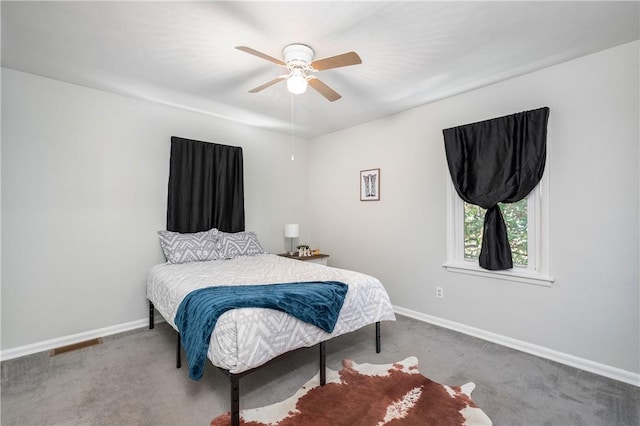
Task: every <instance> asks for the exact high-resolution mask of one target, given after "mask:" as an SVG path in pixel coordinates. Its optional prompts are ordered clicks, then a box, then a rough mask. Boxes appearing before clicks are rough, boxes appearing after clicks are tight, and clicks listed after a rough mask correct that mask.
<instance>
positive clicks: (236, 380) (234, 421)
mask: <svg viewBox="0 0 640 426" xmlns="http://www.w3.org/2000/svg"><path fill="white" fill-rule="evenodd" d="M154 309H155V308H154V306H153V302H152V301H151V300H149V329H150V330H152V329H153V328H154V314H155V311H154ZM177 336H178V338H177V345H176V368H180V367H182V360H181V357H180V349H181V343H180V333H177ZM325 343H326V341H322V342H320V343H318V347H319V349H320V386H324V385H325V384H326V382H327V370H326V368H327V350H326V346H325ZM380 351H381V344H380V321H377V322H376V353H380ZM289 353H290V352H286V353H284V354H282V355H279V356H277V357H275V358H273V359H272V360H270V361H269V362H267V363H265V364H262V365H260V366H258V367H255V368H252V369H251V370H247V371H243V372H241V373H230V372H229V370H226V369H224V368H221V367H217V366H216V368H217V369H218V370H220V371H222V372H223V373H224V374H225V375H226V376H227V378H228V379H229V384H230V391H231V392H230V397H231V407H230V413H231V426H239V425H240V378H241V377H244V376H246V375H247V374H249V373H252V372H254V371H256V370H258V369H259V368H262V367H264V366H266V365H269V364H271V363H272V362H273V361H275V360H277V359H279V358H281V357H283V356H285V355H288V354H289Z"/></svg>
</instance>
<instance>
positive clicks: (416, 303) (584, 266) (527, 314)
mask: <svg viewBox="0 0 640 426" xmlns="http://www.w3.org/2000/svg"><path fill="white" fill-rule="evenodd" d="M639 47H640V46H639V43H638V42H633V43H630V44H626V45H622V46H619V47H616V48H613V49H610V50H606V51H602V52H599V53H597V54H594V55H590V56H587V57H583V58H580V59H577V60H574V61H571V62H567V63H565V64H561V65H558V66H554V67H551V68H548V69H545V70H542V71H539V72H536V73H532V74H529V75H525V76H521V77H519V78H515V79H512V80H509V81H505V82H502V83H500V84H495V85H492V86H488V87H485V88H482V89H479V90H475V91H472V92H468V93H465V94H462V95H458V96H455V97H452V98H449V99H445V100H441V101H438V102H435V103H432V104H429V105H424V106H422V107H418V108H415V109H412V110H409V111H406V112H403V113H400V114H397V115H393V116H389V117H385V118H383V119H380V120H376V121H373V122H370V123H366V124H364V125H361V126H357V127H354V128H350V129H346V130H343V131H340V132H336V133H333V134H330V135H327V136H324V137H320V138H317V139H315V140H313V141H312V142H311V146H310V151H309V159H310V163H309V171H310V173H309V175H310V193H312V194H313V197H311V198H310V212H311V215H312V218H313V221H312V222H311V223H312V224H313V229H312V242H313V244H314V245H319V246H320V247H322V248H323V250H324V251H326V252H328V253H330V254H331V263H332V264H333V265H335V266H340V267H345V268H351V269H355V270H359V271H362V272H366V273H370V274H372V275H374V276H377V277H378V278H380V279H381V281H382V282H383V284H384V285H385V286H386V288H387V290H388V291H389V293H390V296H391V300H392V303H393V304H394V305H396V306H398V307H401V308H404V309H407V310H410V311H412V312H414V313H417V314H423V315H425V316H427V315H428V316H433V317H437V318H439V319H443V320H446V321H451V322H454V323H456V324H462V325H466V326H469V327H473V328H477V329H480V330H483V331H485V332H487V333H489V334H490V333H495V334H497V335H499V336H503V337H505V338H508V339H516V340H518V341H522V342H527V343H528V344H532V345H538V346H540V347H544V348H548V349H550V350H552V351H558V352H560V353H563V354H568V355H570V356H575V357H579V358H580V359H584V360H590V361H593V362H595V363H599V364H603V365H606V366H611V367H614V368H616V369H621V370H624V371H627V372H631V373H633V374H636V377H637V373H639V372H640V340H639V339H640V337H639V336H640V326H639V323H640V318H639V314H638V312H639V303H640V299H639V291H638V286H639V275H638V274H639V267H640V264H639V257H640V253H639V248H638V245H639V226H638V225H639V224H638V217H639V204H640V199H639V194H640V187H639V182H638V179H639V174H638V169H639V165H640V164H639V158H640V153H639V149H638V147H639V139H640V132H639V129H638V127H639V124H638V121H639V118H638V117H639V113H640V111H639V106H638V103H639V102H638V94H639V87H638V81H639V72H638V69H639V64H638V62H639V61H638V52H639V50H640V49H639ZM542 106H549V107H550V109H551V112H550V118H549V128H548V149H549V153H550V155H549V157H550V160H549V163H548V168H547V173H550V175H549V176H550V222H551V231H550V232H551V235H550V258H551V259H550V261H551V274H552V275H553V276H555V278H556V280H555V283H554V284H553V285H552V287H550V288H547V287H541V286H534V285H529V284H522V283H514V282H510V281H503V280H494V279H490V278H483V277H475V276H470V275H463V274H457V273H452V272H447V271H446V270H445V269H444V268H443V267H442V265H443V264H444V263H445V261H446V223H447V218H446V191H447V185H448V179H450V178H449V176H448V171H447V166H446V160H445V153H444V142H443V137H442V129H445V128H448V127H453V126H457V125H461V124H466V123H471V122H475V121H480V120H485V119H489V118H493V117H498V116H503V115H507V114H512V113H515V112H520V111H524V110H529V109H534V108H538V107H542ZM378 167H379V168H380V169H381V190H380V194H381V201H379V202H360V201H359V171H360V170H363V169H368V168H378ZM436 286H442V287H443V288H444V294H445V298H444V299H436V297H435V287H436Z"/></svg>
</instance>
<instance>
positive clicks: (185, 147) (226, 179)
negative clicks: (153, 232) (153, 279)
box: [167, 136, 244, 233]
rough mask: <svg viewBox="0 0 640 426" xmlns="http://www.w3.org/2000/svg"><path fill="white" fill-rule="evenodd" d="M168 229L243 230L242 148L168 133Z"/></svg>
mask: <svg viewBox="0 0 640 426" xmlns="http://www.w3.org/2000/svg"><path fill="white" fill-rule="evenodd" d="M167 198H168V202H167V230H168V231H175V232H183V233H184V232H200V231H206V230H209V229H211V228H218V229H219V230H221V231H224V232H238V231H244V183H243V168H242V148H240V147H235V146H227V145H219V144H215V143H209V142H201V141H194V140H190V139H183V138H179V137H176V136H172V137H171V161H170V169H169V192H168V197H167Z"/></svg>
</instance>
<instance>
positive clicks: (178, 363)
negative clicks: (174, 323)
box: [176, 333, 182, 368]
mask: <svg viewBox="0 0 640 426" xmlns="http://www.w3.org/2000/svg"><path fill="white" fill-rule="evenodd" d="M180 367H182V362H181V360H180V333H178V340H177V342H176V368H180Z"/></svg>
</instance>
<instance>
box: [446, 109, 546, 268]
mask: <svg viewBox="0 0 640 426" xmlns="http://www.w3.org/2000/svg"><path fill="white" fill-rule="evenodd" d="M548 119H549V108H548V107H544V108H539V109H536V110H532V111H524V112H520V113H517V114H513V115H508V116H505V117H499V118H494V119H491V120H486V121H481V122H478V123H473V124H467V125H464V126H459V127H452V128H450V129H445V130H443V131H442V133H443V134H444V146H445V151H446V154H447V163H448V164H449V172H450V174H451V179H452V180H453V185H454V186H455V188H456V191H457V192H458V195H460V197H461V198H462V199H463V200H464V201H466V202H467V203H471V204H475V205H478V206H480V207H483V208H485V209H487V212H486V214H485V217H484V231H483V237H482V248H481V250H480V258H479V263H480V266H481V267H482V268H485V269H489V270H493V271H497V270H503V269H510V268H512V267H513V261H512V260H511V247H510V245H509V239H508V236H507V227H506V225H505V223H504V219H503V218H502V213H501V212H500V207H499V206H498V203H515V202H517V201H520V200H522V199H523V198H525V197H526V196H527V195H529V193H530V192H531V191H532V190H533V189H534V188H535V187H536V185H537V184H538V182H540V179H541V178H542V174H543V172H544V165H545V158H546V150H547V121H548Z"/></svg>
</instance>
